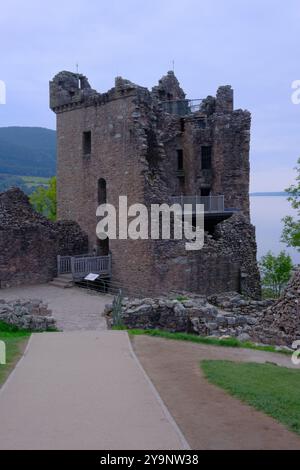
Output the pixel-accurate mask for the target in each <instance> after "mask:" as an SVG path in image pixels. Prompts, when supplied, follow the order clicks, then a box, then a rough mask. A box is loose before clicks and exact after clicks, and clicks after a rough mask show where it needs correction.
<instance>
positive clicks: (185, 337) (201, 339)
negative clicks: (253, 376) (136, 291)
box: [113, 327, 291, 355]
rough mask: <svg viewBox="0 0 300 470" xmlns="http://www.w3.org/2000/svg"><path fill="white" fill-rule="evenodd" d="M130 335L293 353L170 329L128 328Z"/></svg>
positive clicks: (230, 339) (118, 328)
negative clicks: (174, 331)
mask: <svg viewBox="0 0 300 470" xmlns="http://www.w3.org/2000/svg"><path fill="white" fill-rule="evenodd" d="M113 329H116V330H120V329H126V328H122V327H116V328H113ZM128 333H129V334H130V335H148V336H158V337H160V338H166V339H176V340H179V341H191V342H193V343H199V344H208V345H212V346H223V347H224V346H225V347H230V348H246V349H256V350H258V351H266V352H276V353H281V354H288V355H291V352H289V351H286V350H284V349H283V350H280V351H278V350H277V349H275V347H274V346H263V345H256V344H254V343H251V342H250V341H246V342H242V341H239V340H238V339H236V338H228V339H217V338H210V337H208V336H198V335H193V334H190V333H170V332H168V331H163V330H139V329H132V330H128Z"/></svg>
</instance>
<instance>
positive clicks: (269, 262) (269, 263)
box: [259, 251, 293, 297]
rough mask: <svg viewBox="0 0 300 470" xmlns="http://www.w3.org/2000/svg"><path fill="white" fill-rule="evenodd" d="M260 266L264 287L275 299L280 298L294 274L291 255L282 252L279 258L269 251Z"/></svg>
mask: <svg viewBox="0 0 300 470" xmlns="http://www.w3.org/2000/svg"><path fill="white" fill-rule="evenodd" d="M259 264H260V270H261V274H262V285H263V287H264V288H265V289H266V290H268V291H270V292H271V294H272V295H273V296H274V297H279V296H280V294H281V292H282V289H283V288H284V287H285V286H286V284H287V282H288V281H289V279H290V277H291V274H292V269H293V262H292V259H291V257H290V255H288V254H287V253H285V251H281V252H280V253H279V255H278V256H275V255H273V253H272V252H271V251H268V253H267V254H266V255H265V256H263V257H262V258H261V261H260V263H259Z"/></svg>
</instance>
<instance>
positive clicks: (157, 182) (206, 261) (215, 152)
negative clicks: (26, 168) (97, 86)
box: [50, 72, 260, 297]
mask: <svg viewBox="0 0 300 470" xmlns="http://www.w3.org/2000/svg"><path fill="white" fill-rule="evenodd" d="M178 100H179V101H178ZM184 100H185V93H184V91H183V90H182V88H181V87H180V85H179V83H178V80H177V79H176V77H175V75H174V73H173V72H168V74H167V75H166V76H165V77H163V78H162V79H161V80H160V81H159V84H158V86H157V87H154V88H153V89H152V91H151V92H150V91H149V90H147V89H146V88H143V87H140V86H138V85H136V84H134V83H132V82H130V81H129V80H124V79H122V78H121V77H117V78H116V81H115V87H114V88H112V89H111V90H109V91H108V92H106V93H99V92H96V91H95V90H93V89H92V88H91V87H90V85H89V83H88V81H87V79H86V77H84V76H81V75H80V76H79V77H78V76H77V74H73V73H71V72H61V73H59V74H58V75H56V76H55V77H54V79H53V80H52V81H51V82H50V106H51V109H52V110H53V111H54V112H55V113H56V115H57V136H58V163H57V176H58V182H57V191H58V217H59V219H69V220H75V221H76V222H78V224H79V225H80V227H81V228H82V229H83V230H84V231H85V232H86V233H87V234H88V237H89V248H90V250H92V249H94V248H96V249H100V246H101V242H99V240H97V237H96V225H97V222H98V219H97V218H96V209H97V206H98V204H99V200H98V182H99V179H100V178H102V179H104V180H105V181H106V194H107V202H108V203H110V204H113V205H114V206H115V207H116V208H118V203H119V196H120V195H127V196H128V205H131V204H134V203H143V204H146V205H147V206H150V204H151V203H160V204H161V203H170V202H171V197H172V196H176V195H177V196H178V195H181V194H184V195H200V194H201V191H202V189H203V188H206V189H207V188H210V190H211V193H212V194H214V195H224V198H225V207H226V208H234V209H235V210H239V211H240V214H241V216H243V217H244V219H243V222H238V220H241V219H235V218H233V217H232V218H231V219H229V220H231V222H230V224H227V225H225V226H224V229H222V230H221V229H219V228H216V230H215V235H213V237H212V238H210V237H209V236H207V237H206V244H205V247H204V249H202V250H201V252H187V251H186V250H185V248H184V244H183V242H181V241H174V240H173V241H172V240H170V241H165V240H157V241H156V240H119V239H118V240H110V241H109V250H110V252H111V254H112V279H113V281H115V282H117V283H119V284H120V285H122V286H123V287H125V288H126V289H127V290H131V291H132V292H133V293H134V292H138V291H142V292H145V293H146V292H148V293H151V294H154V293H156V294H159V293H165V292H168V291H170V290H172V289H180V288H181V289H186V290H194V291H196V292H199V293H203V294H210V293H213V292H222V291H224V290H240V291H242V292H245V293H246V294H247V295H250V296H252V297H259V295H260V287H259V275H258V269H257V265H256V244H255V233H254V229H253V227H252V226H251V225H250V223H249V195H248V190H249V139H250V114H249V112H248V111H242V110H233V91H232V89H231V87H228V86H226V87H220V88H219V90H218V92H217V95H216V97H210V96H209V97H207V98H206V99H205V100H203V102H202V104H201V105H200V108H199V110H198V111H196V112H191V111H190V109H189V107H188V102H185V101H184ZM165 101H167V104H168V103H171V104H170V109H171V110H172V109H173V108H174V109H175V110H176V109H177V108H178V109H177V111H178V112H177V111H176V112H175V113H174V112H167V111H166V109H165V107H164V106H165V105H164V104H163V102H165ZM178 102H179V103H180V106H179V105H178V107H177V104H176V103H178ZM174 103H175V104H174ZM173 104H174V106H173ZM174 109H173V111H174ZM182 109H183V110H184V109H185V112H184V114H183V115H182ZM179 110H180V112H179ZM89 132H90V136H91V149H90V152H89V153H88V154H87V153H86V152H85V151H84V135H85V133H89ZM209 145H211V146H212V167H211V168H210V169H203V168H201V147H202V146H209ZM178 150H183V158H184V165H183V173H182V171H181V172H178V161H177V159H178V153H177V151H178ZM231 214H232V212H230V211H227V212H226V213H224V214H221V219H219V220H216V221H215V225H217V222H220V220H224V219H226V218H228V217H230V215H231ZM117 215H118V214H117ZM217 227H218V226H217ZM241 240H243V243H244V246H242V245H243V244H242V243H241Z"/></svg>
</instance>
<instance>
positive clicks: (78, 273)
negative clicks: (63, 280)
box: [57, 254, 111, 281]
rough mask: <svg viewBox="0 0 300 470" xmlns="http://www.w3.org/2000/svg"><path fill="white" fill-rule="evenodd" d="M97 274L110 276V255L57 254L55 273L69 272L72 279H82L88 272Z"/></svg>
mask: <svg viewBox="0 0 300 470" xmlns="http://www.w3.org/2000/svg"><path fill="white" fill-rule="evenodd" d="M90 273H93V274H99V276H100V277H110V276H111V255H107V256H93V255H86V254H85V255H78V256H58V257H57V274H58V276H60V275H62V274H71V275H72V278H73V280H74V281H76V280H80V279H83V278H84V277H85V276H87V275H88V274H90Z"/></svg>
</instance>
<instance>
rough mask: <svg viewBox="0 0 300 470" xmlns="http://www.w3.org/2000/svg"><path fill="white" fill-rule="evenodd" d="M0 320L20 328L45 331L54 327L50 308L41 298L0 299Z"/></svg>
mask: <svg viewBox="0 0 300 470" xmlns="http://www.w3.org/2000/svg"><path fill="white" fill-rule="evenodd" d="M0 321H2V322H5V323H7V324H9V325H13V326H16V327H17V328H19V329H21V330H29V331H47V330H53V329H56V323H55V319H54V318H53V317H52V312H51V310H49V309H48V307H47V305H46V304H44V303H43V302H42V301H41V300H38V299H35V300H21V299H18V300H11V301H5V300H3V299H0Z"/></svg>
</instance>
